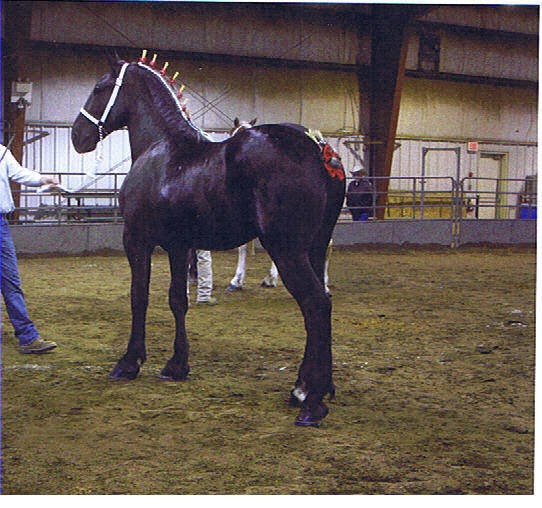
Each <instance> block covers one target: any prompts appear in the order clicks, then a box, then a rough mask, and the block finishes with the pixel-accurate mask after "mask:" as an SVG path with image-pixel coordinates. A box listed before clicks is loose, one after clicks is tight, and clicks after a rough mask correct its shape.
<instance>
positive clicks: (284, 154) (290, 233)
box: [226, 124, 344, 248]
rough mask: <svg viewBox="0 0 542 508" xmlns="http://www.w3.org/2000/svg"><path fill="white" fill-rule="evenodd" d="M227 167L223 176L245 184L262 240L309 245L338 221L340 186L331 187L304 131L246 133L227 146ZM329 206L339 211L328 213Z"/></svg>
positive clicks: (265, 128)
mask: <svg viewBox="0 0 542 508" xmlns="http://www.w3.org/2000/svg"><path fill="white" fill-rule="evenodd" d="M226 163H227V171H229V172H230V173H232V174H234V175H236V178H238V179H244V180H246V181H247V182H248V184H245V186H246V187H247V188H248V189H250V191H251V199H252V201H253V203H254V216H255V219H256V221H257V225H258V228H259V236H260V238H261V239H262V236H263V237H264V238H273V239H275V240H276V239H277V238H278V237H281V243H284V244H287V245H288V246H290V247H293V246H295V245H299V244H301V243H303V244H311V243H312V240H313V237H314V235H315V234H316V232H318V231H319V230H320V229H321V227H322V224H324V223H329V222H330V220H331V221H334V220H336V215H338V211H339V209H340V203H339V202H340V197H341V195H342V194H341V192H344V191H341V187H343V186H341V185H338V186H337V185H333V182H330V180H331V177H330V175H329V173H328V172H327V171H326V169H325V167H324V162H323V158H322V154H321V150H320V147H319V146H318V145H317V144H316V143H315V142H314V141H313V140H312V139H310V138H309V137H308V136H307V135H306V129H305V128H304V127H302V126H295V125H294V126H292V125H287V124H268V125H259V126H256V127H253V128H251V129H248V130H246V131H244V132H242V133H240V134H238V135H237V136H235V138H232V139H231V141H230V142H229V146H228V150H227V153H226ZM334 189H336V190H334ZM330 193H334V194H335V197H334V198H333V199H331V200H330V197H331V196H330ZM337 197H338V198H339V199H336V198H337ZM332 202H333V207H334V208H337V207H338V208H337V210H332V211H331V212H330V209H329V208H330V203H332ZM335 203H336V204H335ZM333 216H335V218H334V219H333ZM330 217H331V218H330ZM333 223H334V222H333ZM294 248H295V247H294Z"/></svg>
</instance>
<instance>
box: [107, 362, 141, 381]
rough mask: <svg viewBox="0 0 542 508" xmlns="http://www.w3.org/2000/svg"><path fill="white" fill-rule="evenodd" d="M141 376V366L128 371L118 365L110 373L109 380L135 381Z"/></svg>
mask: <svg viewBox="0 0 542 508" xmlns="http://www.w3.org/2000/svg"><path fill="white" fill-rule="evenodd" d="M138 374H139V365H137V366H136V367H135V369H134V368H132V369H130V370H127V369H123V368H122V367H121V366H119V365H116V366H115V368H114V369H113V370H112V371H111V372H110V373H109V379H112V380H114V381H133V380H134V379H135V378H136V377H137V375H138Z"/></svg>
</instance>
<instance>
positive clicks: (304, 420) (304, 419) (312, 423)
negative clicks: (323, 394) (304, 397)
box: [295, 402, 329, 427]
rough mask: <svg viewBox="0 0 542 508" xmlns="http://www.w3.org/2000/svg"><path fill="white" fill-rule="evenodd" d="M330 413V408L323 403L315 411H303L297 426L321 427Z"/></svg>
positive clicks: (297, 420) (296, 420)
mask: <svg viewBox="0 0 542 508" xmlns="http://www.w3.org/2000/svg"><path fill="white" fill-rule="evenodd" d="M328 413H329V409H328V407H327V406H326V405H325V404H324V403H323V402H321V403H320V404H319V406H318V407H317V408H316V409H314V410H313V411H311V410H310V409H309V408H304V409H302V410H301V411H300V412H299V414H298V415H297V417H296V419H295V424H296V425H297V426H298V427H319V426H320V423H321V421H322V420H323V419H324V418H325V417H326V415H327V414H328Z"/></svg>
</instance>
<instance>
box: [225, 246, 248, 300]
mask: <svg viewBox="0 0 542 508" xmlns="http://www.w3.org/2000/svg"><path fill="white" fill-rule="evenodd" d="M247 249H248V247H247V244H246V243H245V244H244V245H241V247H239V248H238V249H237V252H238V259H237V269H236V270H235V275H234V276H233V279H232V280H231V281H230V283H229V284H228V287H227V288H226V290H227V291H240V290H241V289H243V282H244V280H245V273H246V263H247Z"/></svg>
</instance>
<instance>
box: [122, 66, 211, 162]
mask: <svg viewBox="0 0 542 508" xmlns="http://www.w3.org/2000/svg"><path fill="white" fill-rule="evenodd" d="M140 72H149V71H140ZM144 79H145V80H149V81H147V83H149V82H150V83H152V85H151V86H152V88H151V87H150V86H149V87H147V86H146V85H145V82H142V83H141V90H138V92H137V94H136V97H137V99H136V101H135V103H134V105H133V106H134V108H135V109H134V110H133V111H134V112H135V114H131V115H130V119H129V122H128V132H129V137H130V147H131V151H132V161H134V160H136V159H137V158H138V157H139V156H140V155H141V154H142V153H143V152H145V151H146V150H147V149H148V147H149V146H151V145H152V144H154V143H156V142H157V141H169V142H170V143H171V145H172V146H174V147H175V148H176V151H177V152H178V153H180V154H182V152H185V151H187V152H189V151H192V150H193V149H194V147H195V146H197V145H200V144H204V143H207V141H208V140H206V139H204V138H203V137H202V133H201V132H199V131H198V129H197V128H195V127H194V126H193V125H192V124H190V123H189V122H188V121H187V120H186V119H185V118H184V116H183V115H182V114H181V112H180V111H179V110H178V109H177V108H176V105H175V102H174V99H172V98H171V97H170V96H169V95H168V94H169V92H168V91H167V90H166V89H162V88H161V86H162V85H161V84H159V83H158V84H157V83H156V82H153V80H156V78H155V77H153V76H148V75H144Z"/></svg>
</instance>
